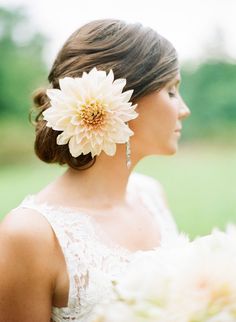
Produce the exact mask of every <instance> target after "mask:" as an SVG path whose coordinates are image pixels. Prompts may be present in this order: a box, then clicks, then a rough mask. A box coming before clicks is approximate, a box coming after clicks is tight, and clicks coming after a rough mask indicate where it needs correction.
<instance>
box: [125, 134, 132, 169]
mask: <svg viewBox="0 0 236 322" xmlns="http://www.w3.org/2000/svg"><path fill="white" fill-rule="evenodd" d="M126 165H127V168H128V169H129V168H130V166H131V150H130V140H129V139H128V141H127V142H126Z"/></svg>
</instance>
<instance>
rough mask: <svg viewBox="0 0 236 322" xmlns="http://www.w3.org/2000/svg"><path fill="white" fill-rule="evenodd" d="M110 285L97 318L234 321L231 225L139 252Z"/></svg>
mask: <svg viewBox="0 0 236 322" xmlns="http://www.w3.org/2000/svg"><path fill="white" fill-rule="evenodd" d="M114 285H115V286H114V294H115V295H116V300H114V299H113V300H112V301H111V302H110V303H109V304H107V305H106V306H105V307H104V308H100V310H101V311H100V317H101V320H100V321H101V322H113V321H115V322H144V321H145V322H159V321H160V322H235V321H236V227H235V226H233V225H231V226H228V228H227V230H226V232H221V231H219V230H217V229H215V230H213V232H212V233H211V234H210V235H208V236H204V237H198V238H196V239H195V240H194V241H192V242H190V241H188V240H187V238H184V237H183V236H182V237H181V239H180V241H177V242H176V245H172V247H171V246H170V245H169V246H168V247H160V248H159V249H158V248H157V249H156V250H154V251H150V252H147V253H145V254H140V256H139V257H137V258H135V259H134V260H133V261H132V262H131V263H130V265H129V266H128V268H127V271H126V272H125V274H124V275H122V276H120V278H119V279H117V280H116V281H115V282H114ZM119 312H121V313H122V314H121V315H120V316H119Z"/></svg>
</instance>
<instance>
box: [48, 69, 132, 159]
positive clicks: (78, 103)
mask: <svg viewBox="0 0 236 322" xmlns="http://www.w3.org/2000/svg"><path fill="white" fill-rule="evenodd" d="M59 84H60V89H48V90H47V95H48V97H49V98H50V101H51V106H50V107H49V108H48V109H47V110H46V111H44V112H43V117H44V119H45V120H46V121H47V126H48V127H51V128H52V129H53V130H56V131H62V133H61V134H59V135H58V137H57V144H58V145H64V144H69V150H70V153H71V155H72V156H73V157H78V156H79V155H80V154H82V153H83V154H87V153H89V152H91V154H92V157H94V156H95V155H99V154H100V153H101V151H104V152H105V153H106V154H108V155H110V156H112V155H114V154H115V152H116V143H126V142H127V141H128V139H129V137H130V136H131V135H133V131H132V130H131V129H130V128H129V127H128V125H127V124H126V122H128V121H129V120H132V119H134V118H136V117H137V116H138V113H137V112H135V111H134V110H135V108H136V106H137V104H135V105H132V103H131V102H129V99H130V97H131V96H132V93H133V90H128V91H125V92H123V93H122V90H123V88H124V86H125V85H126V80H125V79H122V78H120V79H116V80H114V74H113V71H112V70H110V72H109V73H108V75H106V72H105V71H100V70H99V71H98V70H97V69H96V67H94V68H93V69H92V70H91V71H90V72H89V73H86V72H84V73H83V75H82V77H76V78H72V77H65V78H63V79H60V80H59Z"/></svg>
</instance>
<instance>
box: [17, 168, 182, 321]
mask: <svg viewBox="0 0 236 322" xmlns="http://www.w3.org/2000/svg"><path fill="white" fill-rule="evenodd" d="M131 177H132V179H131V178H130V179H131V180H129V183H128V189H131V190H132V189H141V191H142V193H141V194H140V195H141V196H142V200H143V202H144V203H145V205H146V206H147V207H148V208H149V210H150V211H151V212H152V213H153V214H154V215H155V216H156V219H157V220H158V224H159V227H160V232H161V245H163V244H164V243H166V242H170V240H173V239H174V238H176V237H177V236H178V232H177V229H176V225H175V223H174V221H173V219H172V216H171V214H170V213H169V211H168V210H167V209H166V207H165V205H164V203H163V201H162V199H161V197H160V193H159V191H158V185H157V184H156V181H155V180H154V179H152V178H151V177H147V176H145V175H141V174H137V173H133V174H132V175H131ZM18 207H25V208H30V209H34V210H36V211H37V212H38V213H40V214H42V215H43V216H44V217H45V218H46V219H47V221H48V222H49V224H50V225H51V227H52V229H53V231H54V232H55V234H56V237H57V239H58V242H59V244H60V246H61V249H62V252H63V254H64V257H65V262H66V266H67V272H68V276H69V297H68V304H67V306H66V307H61V308H58V307H55V306H54V307H52V316H51V317H52V321H54V322H66V321H67V322H68V321H76V322H91V321H92V316H93V310H94V308H95V306H96V305H97V304H98V303H100V302H102V301H105V300H106V299H107V298H108V297H109V296H111V281H112V279H114V278H115V277H116V276H117V275H118V274H121V273H122V272H123V271H124V270H125V268H126V265H128V264H129V262H130V261H131V260H132V258H135V256H137V255H140V254H142V253H143V252H145V253H146V252H148V251H142V250H140V251H136V252H131V251H129V250H128V249H125V248H122V247H121V246H119V245H117V244H115V243H114V242H112V241H111V240H109V238H106V236H105V235H104V232H103V231H102V230H101V229H100V228H99V225H96V224H95V223H94V221H91V217H90V216H89V215H87V214H85V213H84V212H78V211H76V212H74V211H73V210H71V209H70V208H65V207H58V206H57V207H54V206H50V205H48V204H46V203H44V204H43V203H41V204H37V203H36V202H35V200H34V196H33V195H29V196H27V197H26V198H25V199H24V200H23V201H22V203H21V204H20V205H19V206H18Z"/></svg>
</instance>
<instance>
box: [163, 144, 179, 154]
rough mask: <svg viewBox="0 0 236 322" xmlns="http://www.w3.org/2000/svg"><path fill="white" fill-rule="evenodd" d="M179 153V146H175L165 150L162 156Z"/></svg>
mask: <svg viewBox="0 0 236 322" xmlns="http://www.w3.org/2000/svg"><path fill="white" fill-rule="evenodd" d="M177 151H178V145H177V144H173V145H170V146H168V147H166V148H165V149H163V152H162V153H161V154H162V155H174V154H176V152H177Z"/></svg>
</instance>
